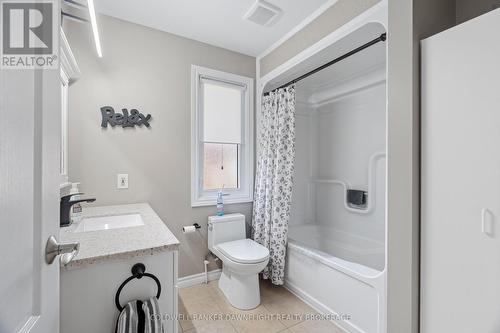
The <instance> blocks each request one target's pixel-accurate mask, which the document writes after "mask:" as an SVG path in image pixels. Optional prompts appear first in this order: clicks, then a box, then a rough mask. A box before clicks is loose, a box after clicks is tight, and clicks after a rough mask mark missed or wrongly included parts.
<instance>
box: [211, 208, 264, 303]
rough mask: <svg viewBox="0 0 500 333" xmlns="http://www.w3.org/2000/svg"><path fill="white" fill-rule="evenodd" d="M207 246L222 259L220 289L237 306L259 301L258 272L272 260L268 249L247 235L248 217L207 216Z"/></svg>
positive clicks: (240, 215)
mask: <svg viewBox="0 0 500 333" xmlns="http://www.w3.org/2000/svg"><path fill="white" fill-rule="evenodd" d="M208 248H209V250H210V251H212V253H213V254H215V255H216V256H217V257H219V259H220V260H222V274H221V277H220V280H219V288H220V289H221V290H222V292H223V293H224V295H225V296H226V298H227V299H228V300H229V303H231V305H233V306H234V307H235V308H238V309H242V310H249V309H253V308H256V307H257V306H258V305H259V304H260V289H259V277H258V274H259V272H261V271H262V270H263V269H264V267H266V265H267V263H268V262H269V250H268V249H267V248H265V247H264V246H262V245H260V244H258V243H256V242H254V241H253V240H251V239H247V238H246V228H245V216H244V215H242V214H228V215H224V216H210V217H209V218H208Z"/></svg>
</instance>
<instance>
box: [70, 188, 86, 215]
mask: <svg viewBox="0 0 500 333" xmlns="http://www.w3.org/2000/svg"><path fill="white" fill-rule="evenodd" d="M78 186H80V183H72V184H71V190H70V191H69V194H73V196H72V197H71V198H70V200H71V201H75V200H78V199H80V196H79V195H78V193H80V189H79V188H78ZM82 214H83V212H82V205H81V204H80V203H76V204H74V205H73V206H72V207H71V211H70V219H71V222H73V223H78V222H80V220H81V219H82Z"/></svg>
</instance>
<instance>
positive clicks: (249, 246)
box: [216, 239, 269, 264]
mask: <svg viewBox="0 0 500 333" xmlns="http://www.w3.org/2000/svg"><path fill="white" fill-rule="evenodd" d="M216 247H217V249H218V250H219V251H220V252H221V253H222V254H223V255H224V256H226V257H227V258H228V259H230V260H232V261H234V262H237V263H240V264H256V263H261V262H263V261H266V260H268V258H269V250H268V249H267V248H265V247H264V246H262V245H260V244H259V243H257V242H254V241H253V240H251V239H239V240H235V241H231V242H225V243H221V244H218V245H217V246H216Z"/></svg>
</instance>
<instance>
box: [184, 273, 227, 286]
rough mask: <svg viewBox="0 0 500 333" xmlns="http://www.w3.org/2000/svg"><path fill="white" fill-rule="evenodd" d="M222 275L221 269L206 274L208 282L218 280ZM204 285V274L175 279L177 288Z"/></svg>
mask: <svg viewBox="0 0 500 333" xmlns="http://www.w3.org/2000/svg"><path fill="white" fill-rule="evenodd" d="M221 273H222V270H221V269H214V270H213V271H210V272H208V281H213V280H218V279H219V277H220V275H221ZM202 283H205V273H200V274H194V275H189V276H184V277H181V278H178V279H177V288H186V287H191V286H196V285H198V284H202Z"/></svg>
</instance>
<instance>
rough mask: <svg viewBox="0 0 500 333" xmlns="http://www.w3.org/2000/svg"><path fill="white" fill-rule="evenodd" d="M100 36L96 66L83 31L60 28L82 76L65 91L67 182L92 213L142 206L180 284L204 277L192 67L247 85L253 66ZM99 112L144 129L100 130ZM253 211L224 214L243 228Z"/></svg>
mask: <svg viewBox="0 0 500 333" xmlns="http://www.w3.org/2000/svg"><path fill="white" fill-rule="evenodd" d="M99 28H100V32H101V38H102V45H103V53H104V57H103V58H102V59H99V58H97V56H96V54H95V49H94V44H93V40H92V37H91V35H90V34H89V30H90V29H89V27H88V26H87V25H82V24H80V23H76V22H72V21H66V23H65V24H64V29H65V32H66V34H67V37H68V40H69V43H70V45H71V47H72V49H73V52H74V53H75V56H76V59H77V61H78V64H79V66H80V69H81V71H82V76H81V78H80V79H79V80H78V81H77V82H76V83H74V84H73V85H72V86H71V87H70V98H69V103H70V111H69V113H70V114H69V175H70V180H71V181H81V182H82V190H83V191H84V192H86V193H87V194H88V195H90V196H95V197H97V202H96V204H97V205H109V204H122V203H134V202H149V203H150V204H151V206H152V207H153V209H154V210H155V211H156V212H157V213H158V214H159V215H160V217H161V218H162V219H163V221H164V222H165V223H166V224H167V226H168V227H169V228H170V230H172V232H173V233H174V234H175V235H176V236H177V238H178V239H179V240H180V242H181V250H180V258H179V259H180V260H179V275H180V276H186V275H191V274H196V273H200V272H203V259H204V256H205V254H206V253H207V250H208V249H207V244H206V237H207V234H206V232H207V229H206V221H207V216H209V215H212V214H214V213H215V207H213V206H211V207H202V208H191V207H190V168H191V165H190V156H191V155H190V141H191V140H190V138H191V137H190V107H191V102H190V89H191V88H190V73H191V72H190V71H191V64H196V65H201V66H206V67H210V68H214V69H218V70H223V71H228V72H231V73H236V74H239V75H244V76H248V77H252V78H255V58H253V57H248V56H245V55H242V54H238V53H235V52H231V51H228V50H224V49H221V48H217V47H214V46H210V45H207V44H203V43H200V42H196V41H193V40H189V39H186V38H182V37H179V36H175V35H172V34H168V33H165V32H160V31H157V30H152V29H149V28H146V27H143V26H139V25H135V24H132V23H127V22H124V21H120V20H117V19H114V18H110V17H106V16H100V17H99ZM104 105H110V106H113V107H114V108H115V110H116V111H119V110H121V108H128V109H130V108H137V109H138V110H139V111H141V112H143V113H150V114H151V115H152V121H151V129H146V128H128V129H123V128H119V127H116V128H108V129H101V127H100V122H101V115H100V110H99V109H100V107H101V106H104ZM118 173H128V174H129V182H130V188H129V189H128V190H117V189H116V174H118ZM251 209H252V205H251V204H238V205H230V206H226V211H228V212H241V213H244V214H245V215H246V217H247V223H248V222H249V219H250V214H251ZM194 221H196V222H198V223H200V224H201V225H202V226H203V228H202V230H201V232H200V233H199V234H188V235H183V234H182V232H181V227H182V226H183V225H188V224H192V223H193V222H194ZM124 241H126V240H124Z"/></svg>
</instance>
